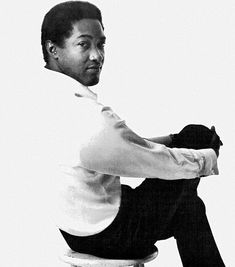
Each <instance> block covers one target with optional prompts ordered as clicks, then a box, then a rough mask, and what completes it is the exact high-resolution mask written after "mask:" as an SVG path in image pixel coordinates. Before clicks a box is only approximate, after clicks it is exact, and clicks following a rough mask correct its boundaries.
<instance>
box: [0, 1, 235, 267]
mask: <svg viewBox="0 0 235 267" xmlns="http://www.w3.org/2000/svg"><path fill="white" fill-rule="evenodd" d="M91 2H92V3H95V4H97V5H98V7H100V9H101V11H102V13H103V20H104V25H105V34H106V36H107V45H106V62H105V66H104V70H103V74H102V77H101V82H100V84H99V85H98V86H96V88H95V90H96V91H97V93H98V94H99V95H100V98H101V99H103V101H105V103H108V104H109V105H110V106H112V107H113V109H114V110H115V111H116V112H117V113H118V114H119V115H120V116H121V117H122V118H124V119H125V120H126V122H127V124H128V125H129V126H130V127H131V128H132V129H133V130H134V131H136V132H137V133H138V134H139V135H141V136H144V137H150V136H160V135H164V134H169V133H176V132H178V131H179V130H180V129H181V128H182V127H183V126H185V125H186V124H189V123H198V124H205V125H207V126H211V125H215V126H216V129H217V132H218V133H219V135H220V136H221V139H222V140H223V143H224V146H223V147H222V149H221V153H220V157H219V168H220V175H219V176H213V177H206V178H203V180H202V181H201V184H200V187H199V192H200V196H201V197H202V198H203V200H204V201H205V203H206V206H207V214H208V217H209V220H210V224H211V227H212V229H213V232H214V236H215V238H216V241H217V244H218V246H219V248H220V251H221V254H222V256H223V258H224V261H225V264H226V266H235V256H234V243H235V230H234V225H235V214H234V204H235V196H234V189H235V175H234V171H233V169H234V166H235V157H234V155H235V122H234V114H235V105H234V104H235V97H234V92H233V91H234V86H235V75H234V74H235V23H234V22H235V1H232V0H225V1H219V0H214V1H212V0H210V1H209V0H203V1H202V0H198V1H191V0H179V1H174V0H167V1H166V0H165V1H163V0H158V1H156V0H148V1H134V0H133V1H131V0H125V1H121V0H119V1H118V0H96V1H91ZM57 3H59V1H52V0H48V1H29V0H28V1H26V0H23V1H17V2H14V3H9V4H6V3H5V4H3V6H2V7H1V24H0V25H1V52H2V53H1V74H2V75H1V97H0V101H1V162H2V163H3V164H2V167H3V170H2V171H1V173H2V177H1V186H0V188H1V189H0V198H1V202H0V214H1V219H0V231H1V232H0V246H1V247H0V251H1V266H6V265H7V264H8V265H10V266H14V267H15V266H17V267H18V266H20V267H28V266H30V267H31V266H34V267H41V266H46V267H49V266H50V267H52V266H58V267H60V266H61V267H63V266H65V265H64V264H63V263H60V262H59V261H58V262H57V253H58V252H57V251H58V250H59V249H60V248H61V247H63V240H62V239H61V237H60V236H59V235H58V233H57V231H56V230H55V229H54V227H53V225H52V224H50V223H48V221H47V219H45V218H43V216H41V215H42V210H43V207H42V206H41V205H40V204H41V200H40V198H38V197H34V196H38V192H40V193H41V198H42V199H43V186H41V187H40V186H39V187H37V186H38V183H37V181H35V180H34V179H35V177H37V176H36V175H35V174H36V170H30V171H31V173H32V176H31V177H30V179H29V177H24V168H25V167H27V168H28V169H30V164H26V162H25V161H26V160H29V159H30V155H28V154H27V143H24V144H22V143H21V140H22V135H24V130H23V129H24V123H23V121H24V120H23V119H22V117H23V116H24V114H25V112H26V111H25V110H24V106H25V105H27V101H29V99H27V91H26V90H25V87H27V82H29V83H30V84H34V83H33V77H34V76H35V74H36V75H37V72H39V71H40V68H42V67H43V65H44V63H43V60H42V54H41V47H40V26H41V22H42V20H43V16H44V14H45V13H46V12H47V11H48V10H49V9H50V8H51V7H52V6H54V5H55V4H57ZM32 90H33V91H34V92H35V101H37V90H40V88H38V87H37V84H34V88H32ZM27 112H30V113H31V112H32V116H33V111H32V110H31V111H27ZM29 162H30V161H29ZM39 167H40V166H39ZM140 181H141V180H136V179H135V180H134V179H123V182H129V183H130V184H131V185H133V186H135V185H137V184H138V183H139V182H140ZM36 185H37V186H36ZM36 192H37V193H36ZM157 246H158V248H159V256H158V258H157V259H156V260H155V261H154V262H152V263H149V264H147V265H146V266H149V267H150V266H160V267H178V266H181V262H180V259H179V256H178V252H177V248H176V244H175V241H174V239H169V240H167V241H164V242H159V243H157ZM3 263H4V264H3Z"/></svg>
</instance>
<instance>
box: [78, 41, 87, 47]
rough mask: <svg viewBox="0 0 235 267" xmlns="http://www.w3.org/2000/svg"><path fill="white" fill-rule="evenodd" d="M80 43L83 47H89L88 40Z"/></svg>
mask: <svg viewBox="0 0 235 267" xmlns="http://www.w3.org/2000/svg"><path fill="white" fill-rule="evenodd" d="M78 45H79V46H80V47H82V48H88V47H89V43H87V42H79V43H78Z"/></svg>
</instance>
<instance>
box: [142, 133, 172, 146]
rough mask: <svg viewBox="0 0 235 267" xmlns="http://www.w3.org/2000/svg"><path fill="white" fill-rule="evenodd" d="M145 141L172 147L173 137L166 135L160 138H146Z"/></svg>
mask: <svg viewBox="0 0 235 267" xmlns="http://www.w3.org/2000/svg"><path fill="white" fill-rule="evenodd" d="M144 139H145V140H148V141H151V142H154V143H157V144H162V145H165V146H170V144H171V143H172V135H166V136H160V137H151V138H144Z"/></svg>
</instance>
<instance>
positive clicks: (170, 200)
mask: <svg viewBox="0 0 235 267" xmlns="http://www.w3.org/2000/svg"><path fill="white" fill-rule="evenodd" d="M41 37H42V39H41V41H42V48H43V55H44V59H45V62H46V69H45V71H44V78H43V79H41V80H40V82H41V83H45V84H44V85H43V86H41V88H46V93H45V95H44V103H43V104H42V107H44V105H48V107H49V108H50V109H49V110H50V113H49V114H46V116H47V118H46V119H48V120H49V121H50V123H48V124H46V125H47V129H46V133H47V135H46V137H45V138H47V139H48V140H49V142H47V144H50V145H48V147H47V148H45V149H47V151H46V153H44V155H49V161H50V163H49V164H48V165H50V167H51V169H52V174H51V175H52V176H54V178H55V182H56V183H57V184H56V186H55V188H54V190H56V189H59V190H58V192H59V193H58V202H57V204H58V207H57V208H55V210H56V211H57V214H56V223H57V226H58V227H59V229H60V231H61V233H62V235H63V237H64V238H65V240H66V242H67V243H68V245H69V246H70V247H71V249H73V250H74V251H78V252H81V253H88V254H93V255H96V256H100V257H110V258H139V257H144V256H146V255H147V254H149V253H151V252H152V251H153V250H154V244H155V243H156V242H157V241H158V240H162V239H166V238H169V237H171V236H174V237H175V238H176V241H177V245H178V249H179V253H180V256H181V259H182V262H183V264H184V266H224V264H223V261H222V259H221V257H220V254H219V251H218V249H217V246H216V243H215V241H214V238H213V235H212V232H211V230H210V227H209V223H208V221H207V217H206V214H205V206H204V204H203V202H202V200H201V199H200V198H199V197H198V196H197V184H198V178H199V177H202V176H209V175H212V174H218V170H217V156H216V155H217V154H218V151H219V142H220V140H219V137H218V135H217V134H216V132H215V131H212V135H211V137H210V138H209V139H208V141H207V146H206V147H207V148H204V149H199V150H195V149H186V148H169V147H167V146H166V145H169V146H173V145H174V143H177V142H176V141H177V139H180V136H181V134H179V135H178V136H177V135H174V136H166V137H163V138H154V139H151V140H150V139H148V140H147V139H145V138H141V137H140V136H139V135H137V134H136V133H134V132H133V131H132V130H131V129H130V128H129V127H128V126H127V125H126V123H125V121H124V120H121V119H120V117H119V116H118V115H117V114H115V113H114V112H113V111H112V109H111V108H110V107H107V106H104V105H102V104H100V103H99V102H98V101H97V96H96V94H95V93H94V92H92V91H91V90H90V89H89V88H88V87H87V86H93V85H95V84H97V83H98V82H99V76H100V72H101V69H102V66H103V62H104V43H105V35H104V31H103V23H102V17H101V13H100V11H99V9H98V8H97V7H95V6H94V5H92V4H90V3H87V2H80V1H71V2H65V3H62V4H58V5H56V6H55V7H53V8H52V9H51V10H50V11H49V12H48V13H47V14H46V16H45V18H44V21H43V24H42V36H41ZM45 81H46V82H45ZM42 94H43V93H42ZM46 110H48V108H47V109H46ZM192 132H193V131H192ZM172 137H173V143H172ZM171 143H172V144H171ZM199 148H200V147H199ZM51 175H48V179H52V176H51ZM57 176H58V177H57ZM120 176H124V177H125V176H126V177H136V178H138V177H148V178H147V179H145V181H144V182H143V183H142V184H141V185H140V186H138V187H137V188H135V189H132V188H130V187H129V186H126V185H121V183H120ZM194 178H196V179H194ZM133 179H134V178H133ZM205 179H206V178H205ZM58 184H59V185H58Z"/></svg>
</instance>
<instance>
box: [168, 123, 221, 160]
mask: <svg viewBox="0 0 235 267" xmlns="http://www.w3.org/2000/svg"><path fill="white" fill-rule="evenodd" d="M171 137H172V143H171V145H170V147H177V148H192V149H204V148H212V149H214V151H215V153H216V155H217V156H218V155H219V149H220V146H221V145H222V142H221V141H220V137H219V136H218V135H217V133H216V131H215V127H214V126H212V127H211V129H209V128H207V127H206V126H204V125H197V124H189V125H187V126H185V127H184V128H183V129H182V130H181V131H180V132H179V133H178V134H173V135H171Z"/></svg>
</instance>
